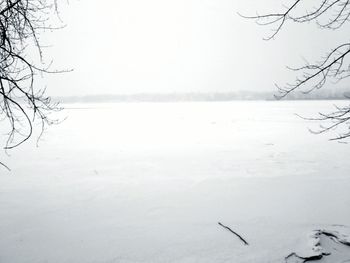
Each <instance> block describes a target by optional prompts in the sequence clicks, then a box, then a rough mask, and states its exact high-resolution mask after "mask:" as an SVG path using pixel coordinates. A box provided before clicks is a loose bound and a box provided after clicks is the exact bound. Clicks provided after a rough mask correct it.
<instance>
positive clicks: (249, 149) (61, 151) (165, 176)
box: [0, 101, 350, 263]
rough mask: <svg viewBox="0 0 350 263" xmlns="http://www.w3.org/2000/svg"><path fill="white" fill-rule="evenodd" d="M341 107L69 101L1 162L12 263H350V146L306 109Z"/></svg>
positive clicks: (0, 229)
mask: <svg viewBox="0 0 350 263" xmlns="http://www.w3.org/2000/svg"><path fill="white" fill-rule="evenodd" d="M332 103H333V102H329V101H328V102H326V101H311V102H310V101H298V102H288V101H284V102H281V101H279V102H253V101H251V102H220V103H216V102H215V103H214V102H211V103H168V104H167V103H129V104H128V103H125V104H122V103H120V104H115V105H112V104H99V105H86V104H85V105H84V104H80V105H78V104H75V105H66V106H67V109H66V111H64V112H63V113H62V115H64V116H68V119H67V120H66V121H65V122H63V123H62V124H61V125H59V126H55V127H52V128H50V129H49V130H48V131H47V132H46V133H45V134H44V137H43V139H42V141H41V142H40V146H39V148H36V147H34V145H35V141H32V142H30V143H27V144H26V145H24V146H23V147H21V148H17V149H15V150H13V151H11V152H10V154H11V156H10V157H7V156H5V155H4V154H2V155H1V160H2V161H4V162H5V163H6V164H7V165H8V166H10V167H11V168H12V172H11V173H8V172H7V171H6V170H4V169H1V170H0V262H1V263H43V262H48V263H124V262H125V263H131V262H132V263H134V262H135V263H136V262H162V263H165V262H181V263H182V262H183V263H192V262H201V263H206V262H208V263H209V262H210V263H213V262H234V263H240V262H259V263H264V262H288V263H291V262H306V261H307V257H311V256H317V255H321V256H322V257H320V258H321V260H320V261H319V262H332V263H337V262H349V260H350V253H349V248H350V247H349V246H348V245H347V243H346V242H348V241H349V236H348V234H349V232H350V231H349V228H348V227H347V226H349V225H350V209H349V208H350V190H349V189H350V165H349V162H348V157H349V156H350V144H341V143H337V142H329V141H327V139H328V138H329V137H330V136H331V135H332V134H326V135H325V136H316V135H313V134H311V133H309V132H308V130H307V128H317V125H315V124H314V123H310V122H307V121H305V120H302V119H300V118H298V117H297V116H295V115H294V113H298V114H302V115H304V116H315V115H314V114H315V113H316V112H318V111H327V110H328V109H331V107H332ZM333 135H334V134H333ZM218 222H221V223H222V224H223V225H225V226H228V227H230V228H231V229H232V230H233V231H236V232H237V233H238V234H240V235H241V236H242V237H243V238H244V239H245V240H246V241H247V242H248V243H249V245H244V244H243V242H242V241H241V240H240V239H239V238H238V237H237V236H235V235H234V234H233V233H231V232H230V231H229V230H228V229H225V228H224V227H222V226H220V225H218ZM329 253H331V254H329Z"/></svg>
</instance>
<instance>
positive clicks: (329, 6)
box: [243, 0, 350, 140]
mask: <svg viewBox="0 0 350 263" xmlns="http://www.w3.org/2000/svg"><path fill="white" fill-rule="evenodd" d="M312 3H314V5H313V7H312V8H309V9H307V10H305V6H307V4H310V1H308V0H297V1H296V0H294V1H292V3H291V4H290V5H289V6H284V10H283V11H281V12H277V13H269V14H264V15H260V14H257V15H255V16H243V17H245V18H249V19H254V20H255V21H256V22H257V23H258V24H259V25H263V26H271V27H272V33H271V34H270V35H268V36H267V37H266V40H270V39H273V38H274V37H275V36H276V35H277V34H278V33H279V32H280V30H281V29H282V28H283V27H284V26H285V24H286V23H287V22H292V23H299V24H303V23H310V22H314V23H316V24H317V26H318V27H319V28H321V29H326V30H336V29H340V28H342V27H345V26H348V25H349V24H348V22H349V20H350V1H349V0H315V1H313V2H312ZM344 39H345V42H344V43H342V44H340V45H338V46H336V47H335V48H333V49H332V50H330V51H329V52H328V53H327V54H325V56H323V57H322V58H321V59H320V60H319V61H317V62H314V63H308V62H306V63H305V64H304V65H303V66H302V67H300V68H290V69H291V70H294V71H297V72H299V77H297V78H296V80H295V81H294V82H292V83H287V84H286V85H284V86H279V85H276V86H277V89H278V94H277V95H276V97H277V98H279V99H280V98H284V97H286V96H287V95H288V94H290V93H291V92H293V91H295V90H297V89H301V88H302V92H303V93H310V92H312V91H313V90H315V89H320V88H322V87H324V86H325V85H326V83H328V82H329V81H333V82H334V83H338V82H339V81H342V80H344V79H347V78H348V77H349V76H350V55H349V53H350V39H349V37H348V36H345V35H344ZM313 120H320V121H324V123H325V124H323V125H322V126H321V129H320V130H318V131H316V133H324V132H326V131H329V130H332V129H335V128H340V129H341V130H342V131H340V132H339V133H338V136H336V137H335V138H332V139H331V140H341V139H345V138H348V137H350V105H349V106H345V107H336V110H335V111H333V112H331V113H326V114H325V113H320V115H319V117H317V118H314V119H313Z"/></svg>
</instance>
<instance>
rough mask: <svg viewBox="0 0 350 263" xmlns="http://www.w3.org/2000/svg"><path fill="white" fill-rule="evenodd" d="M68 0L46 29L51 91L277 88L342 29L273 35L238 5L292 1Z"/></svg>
mask: <svg viewBox="0 0 350 263" xmlns="http://www.w3.org/2000/svg"><path fill="white" fill-rule="evenodd" d="M282 2H283V1H274V0H268V1H261V0H260V1H259V0H250V1H247V0H147V1H145V0H114V1H111V0H109V1H107V0H84V1H79V0H70V1H69V4H68V5H67V4H66V3H64V2H63V3H60V9H61V17H62V19H63V21H64V23H65V24H66V25H67V27H66V28H64V29H62V30H58V31H55V32H53V33H50V34H47V35H45V36H43V39H44V41H45V43H47V44H51V45H53V47H51V48H50V49H48V50H46V56H47V58H51V57H52V58H53V59H54V62H55V67H56V68H61V69H62V68H63V69H65V68H73V69H74V72H72V73H66V74H62V75H55V76H46V79H45V84H47V86H48V92H49V94H51V95H65V96H66V95H87V94H106V93H108V94H111V93H112V94H130V93H150V92H157V93H169V92H230V91H237V90H257V91H259V90H261V91H266V90H270V91H271V90H274V86H273V85H274V83H275V82H277V83H281V84H283V83H284V82H285V81H286V80H290V79H293V77H292V76H291V75H290V73H289V72H288V71H287V70H286V68H285V66H286V65H292V66H299V65H300V64H301V63H302V61H303V60H302V56H303V55H304V57H306V58H308V59H310V60H313V59H317V58H319V56H320V55H322V54H323V53H324V52H326V51H327V50H328V49H329V48H330V47H331V45H332V43H333V44H334V43H339V41H340V38H339V36H337V34H338V35H339V32H326V31H319V30H315V27H314V26H313V25H306V26H301V25H296V26H293V25H288V24H287V25H286V27H285V28H284V30H283V31H282V32H281V34H279V35H278V37H277V39H276V40H273V41H263V40H262V38H263V37H264V36H266V35H268V34H269V30H270V28H263V27H260V26H257V25H256V24H255V23H254V22H253V21H248V20H245V19H242V18H241V17H239V16H238V15H237V12H241V13H243V14H255V12H256V11H259V12H260V11H261V12H262V13H263V12H264V11H266V12H268V11H276V10H281V9H280V8H283V7H282V4H283V3H286V4H288V3H290V2H293V1H284V2H283V3H282Z"/></svg>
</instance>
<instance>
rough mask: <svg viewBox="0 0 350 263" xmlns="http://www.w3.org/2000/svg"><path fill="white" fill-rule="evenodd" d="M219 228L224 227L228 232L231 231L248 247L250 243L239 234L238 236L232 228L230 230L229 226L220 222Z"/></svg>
mask: <svg viewBox="0 0 350 263" xmlns="http://www.w3.org/2000/svg"><path fill="white" fill-rule="evenodd" d="M218 224H219V226H222V227H223V228H226V229H227V230H228V231H230V232H231V233H232V234H234V235H236V236H237V237H238V238H239V239H240V240H241V241H242V242H243V243H244V245H246V246H248V245H249V244H248V242H247V241H246V240H245V239H244V238H243V237H242V236H241V235H239V234H237V233H236V232H235V231H233V230H232V229H231V228H229V227H228V226H225V225H223V224H221V223H220V222H218Z"/></svg>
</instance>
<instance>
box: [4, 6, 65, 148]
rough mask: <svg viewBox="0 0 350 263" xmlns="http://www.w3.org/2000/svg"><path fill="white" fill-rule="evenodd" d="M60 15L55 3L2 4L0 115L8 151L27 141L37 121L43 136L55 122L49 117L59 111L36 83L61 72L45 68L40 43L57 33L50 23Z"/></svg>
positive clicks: (48, 67)
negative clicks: (51, 32) (45, 36)
mask: <svg viewBox="0 0 350 263" xmlns="http://www.w3.org/2000/svg"><path fill="white" fill-rule="evenodd" d="M56 11H57V5H56V1H55V0H0V115H1V119H2V124H3V125H2V126H3V128H5V130H6V131H5V132H6V134H7V136H8V137H7V142H6V145H5V149H12V148H14V147H16V146H19V145H20V144H22V143H24V142H25V141H27V140H28V139H29V138H30V137H31V136H32V134H33V127H34V123H36V122H37V121H38V122H39V123H40V127H41V128H40V129H41V132H42V131H44V128H45V126H46V125H50V124H52V123H54V122H55V121H54V120H52V119H50V118H49V114H50V113H51V112H52V111H56V110H59V107H58V105H57V104H55V103H52V102H51V99H50V97H48V96H46V95H45V89H42V88H38V87H37V85H35V83H36V82H35V80H36V78H37V77H38V76H39V77H40V76H42V74H44V73H49V72H51V73H55V72H57V71H50V65H48V66H47V65H45V63H44V61H43V46H41V43H40V34H41V33H42V32H44V31H46V30H52V29H53V27H52V26H51V25H50V19H51V16H52V14H53V13H55V14H57V12H56ZM33 54H36V55H34V56H33ZM1 132H3V130H1Z"/></svg>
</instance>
